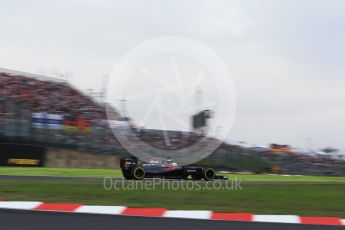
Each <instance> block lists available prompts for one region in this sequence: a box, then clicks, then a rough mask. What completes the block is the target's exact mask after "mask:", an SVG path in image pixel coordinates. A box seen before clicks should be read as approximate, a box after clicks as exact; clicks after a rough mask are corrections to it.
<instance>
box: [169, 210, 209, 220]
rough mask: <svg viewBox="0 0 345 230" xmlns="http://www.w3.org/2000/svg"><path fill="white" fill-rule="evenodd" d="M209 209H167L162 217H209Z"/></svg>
mask: <svg viewBox="0 0 345 230" xmlns="http://www.w3.org/2000/svg"><path fill="white" fill-rule="evenodd" d="M211 216H212V212H211V211H184V210H168V211H166V212H165V213H164V214H163V217H173V218H189V219H211Z"/></svg>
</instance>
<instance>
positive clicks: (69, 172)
mask: <svg viewBox="0 0 345 230" xmlns="http://www.w3.org/2000/svg"><path fill="white" fill-rule="evenodd" d="M0 175H20V176H70V177H100V178H104V177H117V178H122V174H121V171H120V170H118V169H70V168H30V167H0ZM225 175H228V176H229V177H232V178H233V177H235V176H236V177H237V178H238V179H240V180H251V181H282V182H288V181H291V182H340V183H345V177H321V176H277V175H243V174H225Z"/></svg>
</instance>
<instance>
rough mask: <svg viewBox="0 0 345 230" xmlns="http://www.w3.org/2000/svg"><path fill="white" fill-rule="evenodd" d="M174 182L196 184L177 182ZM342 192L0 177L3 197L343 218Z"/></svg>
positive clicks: (338, 188) (296, 186)
mask: <svg viewBox="0 0 345 230" xmlns="http://www.w3.org/2000/svg"><path fill="white" fill-rule="evenodd" d="M126 183H132V182H126ZM135 183H138V182H135ZM169 183H171V182H169ZM174 183H195V182H193V181H189V182H176V181H175V182H174ZM127 185H128V184H127ZM344 191H345V185H344V184H337V185H335V184H333V185H332V184H325V183H321V184H310V183H306V184H305V183H294V182H286V183H277V184H275V183H268V184H267V183H263V182H261V183H251V182H247V183H244V184H242V190H182V189H178V190H167V189H163V188H162V187H160V186H158V187H156V189H154V190H124V189H121V190H114V189H111V190H109V191H107V190H105V189H104V188H103V181H102V180H93V181H90V180H82V181H75V180H30V179H25V180H22V179H21V180H13V179H0V198H1V199H3V200H17V201H18V200H25V201H27V200H32V201H44V202H67V203H80V204H92V205H125V206H129V207H164V208H169V209H185V210H193V209H197V210H213V211H220V212H225V211H226V212H254V213H258V214H297V215H311V216H339V217H342V218H345V209H344V207H345V193H344Z"/></svg>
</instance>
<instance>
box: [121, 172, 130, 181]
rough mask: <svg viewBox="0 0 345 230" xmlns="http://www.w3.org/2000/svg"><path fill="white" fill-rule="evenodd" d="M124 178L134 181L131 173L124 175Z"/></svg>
mask: <svg viewBox="0 0 345 230" xmlns="http://www.w3.org/2000/svg"><path fill="white" fill-rule="evenodd" d="M122 175H123V177H124V178H126V179H127V180H133V177H132V175H131V174H130V173H129V172H125V173H122Z"/></svg>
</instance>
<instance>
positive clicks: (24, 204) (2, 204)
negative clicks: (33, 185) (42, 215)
mask: <svg viewBox="0 0 345 230" xmlns="http://www.w3.org/2000/svg"><path fill="white" fill-rule="evenodd" d="M41 204H42V202H36V201H0V208H9V209H23V210H31V209H34V208H36V207H38V206H39V205H41Z"/></svg>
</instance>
